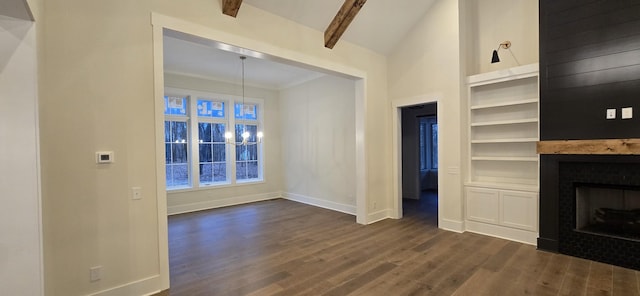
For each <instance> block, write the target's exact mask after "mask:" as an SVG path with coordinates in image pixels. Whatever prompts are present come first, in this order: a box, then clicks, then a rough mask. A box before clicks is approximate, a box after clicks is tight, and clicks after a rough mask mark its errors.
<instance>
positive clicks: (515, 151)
mask: <svg viewBox="0 0 640 296" xmlns="http://www.w3.org/2000/svg"><path fill="white" fill-rule="evenodd" d="M467 84H468V91H469V93H468V105H467V106H468V117H467V118H468V132H467V135H468V147H467V150H468V157H467V159H468V162H467V173H466V182H465V200H466V207H465V208H466V225H467V226H466V227H467V230H470V231H475V232H480V233H484V234H489V235H494V236H499V237H504V238H507V239H512V240H517V241H522V242H527V243H531V244H535V240H536V238H537V229H538V220H537V219H538V179H539V178H538V171H539V169H538V168H539V157H538V154H537V153H536V142H537V141H538V139H539V136H538V131H539V124H538V118H539V116H538V110H539V107H538V102H539V87H538V85H539V82H538V64H531V65H525V66H519V67H514V68H510V69H506V70H500V71H495V72H490V73H483V74H478V75H473V76H469V77H468V78H467Z"/></svg>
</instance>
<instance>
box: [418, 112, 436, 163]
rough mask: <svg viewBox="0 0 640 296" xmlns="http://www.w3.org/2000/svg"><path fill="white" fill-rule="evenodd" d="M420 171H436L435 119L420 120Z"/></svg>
mask: <svg viewBox="0 0 640 296" xmlns="http://www.w3.org/2000/svg"><path fill="white" fill-rule="evenodd" d="M419 133H420V170H430V169H431V170H437V169H438V124H437V123H436V118H435V117H422V118H420V130H419Z"/></svg>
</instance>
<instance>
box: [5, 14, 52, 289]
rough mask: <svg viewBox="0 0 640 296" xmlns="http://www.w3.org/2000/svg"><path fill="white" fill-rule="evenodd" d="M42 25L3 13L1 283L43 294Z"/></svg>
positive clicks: (10, 287)
mask: <svg viewBox="0 0 640 296" xmlns="http://www.w3.org/2000/svg"><path fill="white" fill-rule="evenodd" d="M37 90H38V86H37V59H36V26H35V24H34V23H33V22H31V21H25V20H20V19H14V18H10V17H5V16H2V15H0V106H1V107H0V203H1V204H2V207H0V238H1V239H0V287H2V288H0V289H1V290H2V294H3V295H42V292H43V291H42V285H41V281H42V270H41V269H42V265H41V263H42V248H41V221H40V184H39V168H38V165H39V163H38V118H37V114H38V113H37V111H38V108H37V98H38V94H37Z"/></svg>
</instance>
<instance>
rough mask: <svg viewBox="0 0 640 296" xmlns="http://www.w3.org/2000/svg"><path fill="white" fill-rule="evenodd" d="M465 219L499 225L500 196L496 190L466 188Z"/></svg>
mask: <svg viewBox="0 0 640 296" xmlns="http://www.w3.org/2000/svg"><path fill="white" fill-rule="evenodd" d="M466 195H467V205H466V208H467V219H469V220H473V221H478V222H484V223H491V224H498V223H500V194H499V192H498V191H497V190H494V189H486V188H475V187H467V194H466Z"/></svg>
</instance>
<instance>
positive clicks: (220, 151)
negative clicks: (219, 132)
mask: <svg viewBox="0 0 640 296" xmlns="http://www.w3.org/2000/svg"><path fill="white" fill-rule="evenodd" d="M226 160H227V159H226V145H225V144H213V157H212V160H211V161H215V162H224V161H226Z"/></svg>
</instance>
